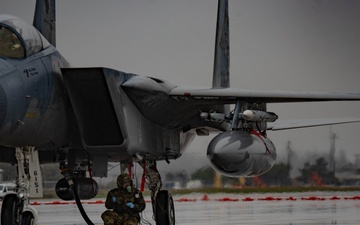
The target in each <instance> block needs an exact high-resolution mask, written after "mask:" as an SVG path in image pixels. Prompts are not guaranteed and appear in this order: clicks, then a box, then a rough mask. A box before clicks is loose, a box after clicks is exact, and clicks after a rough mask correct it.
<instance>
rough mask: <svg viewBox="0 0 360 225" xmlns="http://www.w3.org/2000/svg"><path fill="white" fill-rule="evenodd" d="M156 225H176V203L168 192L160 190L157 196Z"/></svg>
mask: <svg viewBox="0 0 360 225" xmlns="http://www.w3.org/2000/svg"><path fill="white" fill-rule="evenodd" d="M155 218H156V224H157V225H175V209H174V201H173V198H172V196H171V193H170V192H169V191H168V190H160V191H159V192H158V194H157V196H156V216H155Z"/></svg>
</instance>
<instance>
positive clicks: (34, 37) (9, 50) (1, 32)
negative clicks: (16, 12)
mask: <svg viewBox="0 0 360 225" xmlns="http://www.w3.org/2000/svg"><path fill="white" fill-rule="evenodd" d="M48 46H50V43H49V42H48V41H47V40H46V39H45V38H44V37H43V36H42V35H41V34H40V32H39V31H38V30H36V29H35V28H34V27H33V26H32V25H30V24H28V23H27V22H25V21H23V20H21V19H19V18H17V17H14V16H8V15H0V57H5V58H17V59H18V58H25V57H28V56H30V55H32V54H34V53H37V52H39V51H41V50H42V49H44V48H47V47H48Z"/></svg>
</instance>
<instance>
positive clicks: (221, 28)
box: [212, 0, 230, 88]
mask: <svg viewBox="0 0 360 225" xmlns="http://www.w3.org/2000/svg"><path fill="white" fill-rule="evenodd" d="M229 35H230V33H229V3H228V0H219V3H218V14H217V23H216V39H215V57H214V73H213V85H212V87H213V88H227V87H230V79H229V68H230V48H229V43H230V41H229Z"/></svg>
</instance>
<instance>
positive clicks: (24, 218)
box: [21, 211, 34, 225]
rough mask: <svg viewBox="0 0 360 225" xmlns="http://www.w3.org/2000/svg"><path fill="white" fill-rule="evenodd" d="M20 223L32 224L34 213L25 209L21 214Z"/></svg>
mask: <svg viewBox="0 0 360 225" xmlns="http://www.w3.org/2000/svg"><path fill="white" fill-rule="evenodd" d="M21 225H34V215H33V214H32V212H29V211H26V212H24V213H23V214H22V215H21Z"/></svg>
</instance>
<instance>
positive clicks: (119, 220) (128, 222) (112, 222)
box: [101, 210, 138, 225]
mask: <svg viewBox="0 0 360 225" xmlns="http://www.w3.org/2000/svg"><path fill="white" fill-rule="evenodd" d="M101 218H102V219H103V220H104V225H137V224H138V219H137V218H136V217H132V216H130V215H128V214H123V215H120V214H119V213H117V212H114V211H112V210H106V211H105V212H104V213H103V214H101Z"/></svg>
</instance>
